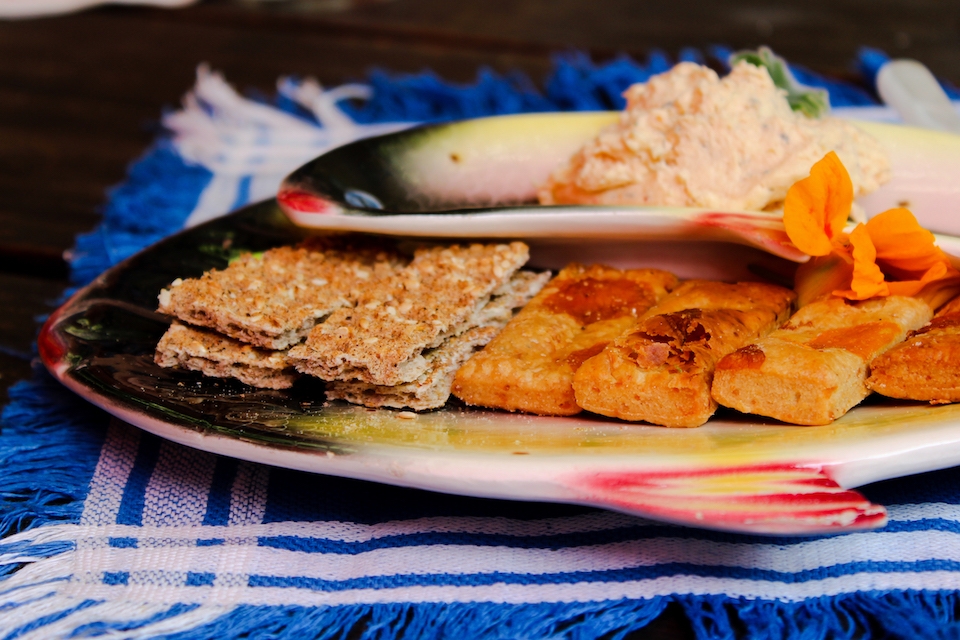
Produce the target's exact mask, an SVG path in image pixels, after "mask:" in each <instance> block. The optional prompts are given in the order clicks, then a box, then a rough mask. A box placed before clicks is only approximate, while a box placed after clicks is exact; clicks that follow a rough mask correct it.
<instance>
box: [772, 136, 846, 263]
mask: <svg viewBox="0 0 960 640" xmlns="http://www.w3.org/2000/svg"><path fill="white" fill-rule="evenodd" d="M852 204H853V183H852V182H851V180H850V174H849V173H847V169H846V167H844V166H843V163H842V162H840V158H838V157H837V154H836V153H834V152H833V151H831V152H830V153H828V154H827V155H825V156H824V157H823V159H822V160H820V161H819V162H817V163H816V164H814V165H813V167H811V168H810V176H809V177H807V178H803V179H802V180H798V181H797V182H795V183H794V184H793V186H791V187H790V189H789V190H788V191H787V197H786V200H785V201H784V203H783V224H784V227H786V231H787V235H788V236H789V237H790V240H791V241H792V242H793V244H794V245H796V247H797V248H798V249H800V250H801V251H803V252H804V253H807V254H809V255H811V256H825V255H827V254H828V253H830V251H831V250H832V246H833V240H834V239H835V238H837V237H838V236H839V235H840V234H841V233H842V231H843V226H844V224H846V221H847V217H848V216H849V215H850V207H851V205H852Z"/></svg>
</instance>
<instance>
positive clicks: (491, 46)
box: [0, 0, 960, 638]
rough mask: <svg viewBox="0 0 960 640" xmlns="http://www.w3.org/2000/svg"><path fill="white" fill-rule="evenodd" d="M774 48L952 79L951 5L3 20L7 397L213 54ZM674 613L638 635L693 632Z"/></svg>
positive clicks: (0, 336) (837, 70) (537, 71)
mask: <svg viewBox="0 0 960 640" xmlns="http://www.w3.org/2000/svg"><path fill="white" fill-rule="evenodd" d="M713 44H723V45H727V46H730V47H734V48H741V47H756V46H758V45H760V44H769V45H771V46H772V47H773V48H774V49H775V50H776V51H777V52H778V53H780V54H781V55H783V56H785V57H786V58H788V59H789V60H791V61H793V62H796V63H800V64H804V65H806V66H808V67H811V68H813V69H814V70H817V71H820V72H823V73H828V74H833V75H836V76H840V77H844V76H849V75H850V69H849V66H848V65H849V64H850V63H851V61H852V60H853V59H854V57H855V54H856V51H857V50H858V48H859V47H861V46H870V47H876V48H879V49H883V50H885V51H886V52H888V53H889V54H891V55H894V56H904V57H913V58H917V59H919V60H921V61H923V62H924V63H926V64H927V65H928V66H929V67H930V68H931V69H932V70H933V71H934V73H936V74H937V75H939V76H941V77H944V78H946V79H948V80H950V81H952V82H954V83H956V84H960V2H956V0H778V1H761V0H671V1H670V2H640V1H637V0H633V1H631V0H592V1H591V2H581V1H578V0H485V1H484V2H451V1H449V0H392V1H391V0H387V1H383V0H381V1H377V0H290V1H287V2H262V3H256V2H252V1H246V2H245V1H242V0H232V1H228V0H220V1H216V0H211V1H208V2H203V3H201V4H199V5H196V6H192V7H189V8H185V9H178V10H163V9H152V8H126V7H123V8H121V7H109V8H100V9H95V10H91V11H87V12H85V13H80V14H76V15H70V16H61V17H52V18H44V19H35V20H26V21H16V22H13V21H11V22H0V309H2V311H3V313H2V314H0V403H2V402H5V401H6V390H7V388H8V387H9V386H10V384H12V383H13V382H14V381H16V380H18V379H21V378H24V377H26V376H28V375H29V374H30V360H31V350H32V342H33V338H34V334H35V331H36V326H37V325H36V321H35V318H36V317H37V316H38V315H41V314H44V313H46V312H48V311H49V310H50V308H51V304H52V303H53V302H54V301H55V300H56V299H57V298H58V296H59V295H60V293H61V292H62V291H63V289H64V288H65V287H66V286H67V285H68V280H67V267H66V263H65V261H64V257H63V256H64V252H65V251H67V250H68V249H69V248H70V247H71V246H72V244H73V239H74V237H75V236H76V234H77V233H80V232H83V231H87V230H89V229H90V228H92V227H93V226H94V225H95V224H96V223H97V221H98V218H99V214H98V211H99V209H100V207H101V206H102V205H103V203H104V202H105V200H106V197H107V195H106V194H107V190H108V189H109V188H110V187H111V186H112V185H116V184H117V183H119V182H121V181H122V180H123V178H124V172H125V169H126V167H127V165H128V164H129V163H130V162H131V161H132V160H134V159H135V158H137V157H138V156H139V155H140V154H142V153H143V151H144V150H145V148H146V147H147V146H148V145H149V144H150V142H151V140H152V139H153V138H154V137H155V135H156V133H157V132H158V127H159V117H160V114H161V112H162V110H163V109H164V108H173V107H176V106H177V105H178V104H179V101H180V98H181V96H182V95H183V94H184V93H185V92H186V91H187V90H188V89H189V88H190V87H191V86H192V84H193V79H194V73H195V68H196V66H197V64H198V63H200V62H208V63H209V64H210V65H211V66H212V67H213V68H214V69H217V70H220V71H222V72H224V73H225V75H226V77H227V79H228V80H229V81H230V82H232V83H233V84H234V85H235V86H237V87H239V88H241V89H255V90H258V91H260V92H263V93H271V92H272V91H273V87H274V86H275V82H276V79H277V77H278V76H280V75H284V74H299V75H303V76H313V77H316V78H317V79H319V80H320V81H321V82H322V83H324V84H327V85H336V84H339V83H342V82H344V81H349V80H356V79H362V78H363V77H364V75H365V73H366V72H367V71H368V70H369V69H371V68H373V67H380V68H383V69H387V70H389V71H394V72H418V71H422V70H424V69H433V70H434V71H435V72H437V73H438V74H439V75H441V76H442V77H445V78H447V79H449V80H455V81H462V82H469V81H471V80H472V79H474V78H475V74H476V70H477V68H478V67H480V66H487V67H491V68H493V69H494V70H497V71H508V70H512V69H519V70H522V71H524V72H526V73H527V74H528V75H529V76H530V77H531V78H532V79H533V80H534V81H535V82H539V81H541V80H542V79H543V78H544V77H545V76H546V74H547V73H548V72H549V70H550V68H551V62H550V56H551V55H552V54H555V53H557V52H563V51H568V50H571V49H577V50H582V51H586V52H589V53H590V54H591V55H593V57H594V59H595V60H598V61H600V60H604V59H608V58H610V57H612V56H615V55H617V54H620V53H627V54H630V55H632V56H634V57H636V58H640V59H643V58H644V57H645V56H646V54H647V52H649V50H650V49H652V48H660V49H662V50H664V51H666V52H667V53H668V54H671V55H676V54H677V52H678V51H679V50H680V49H681V48H682V47H684V46H694V47H707V46H709V45H713ZM692 635H693V634H692V630H691V629H690V628H689V624H688V623H687V622H686V620H685V618H684V617H683V615H682V611H680V610H679V608H678V607H675V608H671V609H669V610H668V612H667V613H666V614H665V615H663V616H661V617H660V618H659V619H658V620H657V621H656V622H655V623H654V624H652V625H650V626H649V627H648V628H647V629H645V630H644V631H643V632H642V633H641V634H638V637H646V638H667V637H669V638H682V637H692Z"/></svg>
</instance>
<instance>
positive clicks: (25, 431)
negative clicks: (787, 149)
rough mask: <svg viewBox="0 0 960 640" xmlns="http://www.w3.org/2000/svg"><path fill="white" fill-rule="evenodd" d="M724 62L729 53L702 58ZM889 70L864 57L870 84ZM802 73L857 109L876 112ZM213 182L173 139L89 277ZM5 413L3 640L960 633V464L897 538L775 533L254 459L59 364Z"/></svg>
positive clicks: (647, 68)
mask: <svg viewBox="0 0 960 640" xmlns="http://www.w3.org/2000/svg"><path fill="white" fill-rule="evenodd" d="M704 55H706V56H707V57H709V56H711V55H712V56H718V57H719V58H720V59H725V57H726V52H725V51H723V50H716V51H712V52H708V53H707V54H701V53H700V52H697V51H693V50H690V51H685V52H684V53H683V54H682V56H681V57H682V58H684V59H690V60H702V59H703V57H704ZM883 59H884V57H883V54H882V53H880V52H872V51H865V52H863V53H862V54H861V56H860V58H859V60H858V64H859V65H860V67H859V68H860V70H861V72H862V73H864V74H866V75H865V77H866V78H867V82H865V83H864V86H869V74H870V73H875V71H876V68H877V67H878V62H881V61H882V60H883ZM670 64H671V61H670V60H668V59H667V57H666V56H664V55H660V54H655V55H652V56H651V57H650V59H649V60H648V61H647V62H645V63H643V64H639V63H636V62H634V61H631V60H628V59H626V58H623V59H618V60H615V61H613V62H610V63H608V64H603V65H595V64H593V63H592V62H591V61H590V60H589V59H587V58H586V57H584V56H581V55H569V56H565V57H562V58H559V59H558V60H557V63H556V65H555V70H554V72H553V74H552V75H551V76H550V78H549V79H548V80H547V82H546V84H545V86H544V89H543V90H539V89H537V88H536V87H535V85H534V84H533V83H532V82H530V81H529V80H528V79H526V78H524V77H522V76H506V77H505V76H498V75H495V74H493V73H491V72H481V73H480V75H479V76H478V79H477V81H476V83H474V84H472V85H470V86H454V85H451V84H449V83H445V82H443V81H442V80H440V79H438V78H436V77H435V76H433V75H430V74H422V75H418V76H407V77H395V76H391V75H389V74H386V73H382V72H380V73H374V74H372V75H371V76H370V78H369V85H370V86H371V87H372V88H373V92H372V94H371V96H370V99H369V100H367V101H365V102H363V103H362V104H359V105H351V106H346V107H344V109H345V111H347V112H348V114H349V115H350V116H351V117H352V118H353V119H354V120H355V121H356V122H359V123H372V122H383V121H401V120H412V121H428V120H443V119H450V118H459V117H464V116H478V115H486V114H490V113H509V112H517V111H533V110H556V109H594V108H598V107H600V108H615V107H618V106H620V105H619V103H618V101H619V94H620V92H621V91H622V90H623V89H624V88H625V87H626V86H627V85H629V84H630V83H632V82H636V81H642V80H645V79H646V78H647V77H648V76H649V75H650V74H651V73H656V72H659V71H662V70H665V69H667V68H668V67H669V65H670ZM794 71H795V73H796V74H797V75H798V77H799V78H800V79H801V81H803V82H805V83H806V84H811V85H815V86H816V85H820V86H823V85H828V88H829V89H830V91H831V100H832V102H833V103H834V105H835V106H839V105H869V104H873V103H874V102H873V99H872V98H871V96H870V94H869V92H867V91H865V90H863V89H862V88H861V87H857V86H853V85H849V84H841V83H836V82H832V83H827V82H826V81H825V80H824V79H822V78H818V77H817V76H816V75H815V74H810V73H808V72H805V71H803V70H798V69H794ZM270 102H271V103H272V104H273V106H275V107H276V108H278V109H280V110H282V111H284V112H287V113H292V114H296V115H298V117H303V118H305V119H309V114H308V113H305V112H303V108H302V106H301V105H299V104H296V103H294V102H291V101H289V100H285V99H283V98H281V99H277V100H274V99H272V98H271V100H270ZM212 179H213V174H212V173H211V172H210V171H209V170H207V169H205V168H203V167H201V166H197V165H194V164H191V163H189V162H187V161H185V160H184V158H183V156H182V155H181V154H180V153H179V151H178V148H177V147H176V146H175V145H174V144H172V143H171V141H170V140H167V139H161V140H159V141H158V142H157V143H156V145H155V146H154V147H153V148H152V149H151V150H150V151H149V152H148V153H147V154H146V155H145V156H144V157H143V158H142V159H141V160H140V161H138V162H137V163H136V164H134V165H133V166H132V167H131V170H130V172H129V175H128V178H127V180H126V181H125V182H124V183H123V184H122V185H121V186H119V187H118V188H117V189H115V190H114V191H113V192H112V193H111V194H110V199H109V203H108V205H107V207H106V210H105V212H104V220H103V222H102V224H101V225H100V226H99V227H98V228H97V229H96V230H95V231H93V232H92V233H90V234H87V235H84V236H82V237H81V238H79V239H78V242H77V246H76V248H75V250H74V259H73V278H74V281H75V283H76V284H77V285H82V284H84V283H86V282H89V281H90V280H91V279H92V278H93V277H95V276H96V275H97V274H99V273H100V272H102V271H103V270H104V269H106V268H108V267H110V266H112V265H114V264H116V263H117V262H119V261H120V260H121V259H123V258H125V257H127V256H129V255H131V254H132V253H134V252H135V251H137V250H139V249H141V248H143V247H145V246H147V245H149V244H151V243H152V242H154V241H156V240H158V239H160V238H162V237H164V236H166V235H168V234H170V233H171V232H173V231H175V230H177V229H179V228H180V227H181V226H182V225H183V224H184V222H185V220H186V219H187V217H188V216H189V215H190V214H191V212H192V211H193V210H194V208H195V207H196V206H197V202H198V199H199V198H200V196H201V193H202V192H203V191H204V189H205V188H206V187H207V186H208V185H209V184H210V182H211V180H212ZM240 200H242V198H241V199H240ZM2 419H3V431H2V433H0V535H2V536H3V539H2V540H0V639H5V638H49V637H91V636H92V637H99V636H105V635H107V636H116V637H125V638H126V637H171V638H234V637H236V638H239V637H245V638H259V637H269V638H302V637H323V638H326V637H332V638H337V637H344V638H345V637H351V638H360V639H367V638H390V637H395V636H399V635H402V636H404V637H408V638H419V637H451V636H463V637H482V638H533V637H537V638H539V637H573V638H594V637H605V638H620V637H623V636H625V635H626V634H628V633H629V632H630V631H633V630H636V629H639V628H642V627H643V626H645V625H646V624H648V623H649V622H650V621H651V620H652V619H653V618H655V617H656V616H657V615H659V614H660V613H661V612H662V611H663V609H664V607H666V605H667V604H668V603H670V602H676V603H679V604H680V605H681V606H682V607H683V609H684V611H685V612H686V614H687V616H688V618H689V619H690V621H691V624H692V625H693V628H694V630H695V633H696V635H697V636H698V637H700V638H734V637H763V638H810V639H819V638H861V637H901V638H917V637H924V638H932V637H944V638H947V637H951V638H952V637H960V622H958V619H957V610H958V607H960V598H958V597H957V591H956V590H957V588H958V586H960V537H958V533H960V471H958V470H952V469H951V470H945V471H940V472H934V473H928V474H923V475H919V476H914V477H910V478H904V479H899V480H895V481H889V482H885V483H880V484H877V485H873V486H870V487H866V488H864V489H863V492H864V493H865V494H866V495H867V497H869V498H870V499H871V500H873V501H875V502H879V503H881V504H884V505H887V506H888V509H889V515H890V522H889V524H888V525H887V526H886V527H885V528H884V529H882V530H879V531H875V532H868V533H855V534H847V535H840V536H834V537H827V538H778V539H768V538H757V537H749V536H742V535H734V534H722V533H714V532H708V531H702V530H695V529H688V528H683V527H677V526H670V525H664V524H661V523H656V522H651V521H646V520H643V519H640V518H634V517H630V516H625V515H621V514H615V513H610V512H605V511H599V510H595V509H588V508H583V507H574V506H564V505H547V504H535V503H522V502H504V501H494V500H481V499H475V498H463V497H456V496H447V495H440V494H434V493H429V492H423V491H416V490H410V489H401V488H397V487H390V486H384V485H377V484H371V483H366V482H361V481H354V480H345V479H340V478H331V477H324V476H316V475H309V474H305V473H300V472H295V471H289V470H284V469H275V468H269V467H265V466H261V465H254V464H250V463H245V462H239V461H236V460H232V459H229V458H223V457H218V456H214V455H211V454H207V453H203V452H199V451H195V450H191V449H187V448H184V447H181V446H179V445H176V444H173V443H170V442H167V441H163V440H161V439H158V438H156V437H154V436H151V435H149V434H145V433H143V432H141V431H139V430H137V429H135V428H132V427H129V426H128V425H125V424H123V423H120V422H119V421H115V420H112V419H111V418H109V416H107V415H106V414H104V413H102V412H100V411H99V410H96V409H94V408H92V407H91V406H90V405H88V404H86V403H85V402H84V401H82V400H80V399H79V398H77V397H76V396H74V395H73V394H71V393H70V392H68V391H67V390H65V389H64V388H62V387H60V386H59V384H58V383H56V382H54V381H53V380H52V379H51V378H50V377H49V376H47V375H46V374H44V373H43V372H42V371H39V370H38V371H37V373H36V375H35V377H34V379H33V380H31V381H28V382H22V383H20V384H18V385H16V386H15V387H14V388H13V389H12V390H11V402H10V403H9V405H8V406H6V407H5V409H4V411H3V418H2Z"/></svg>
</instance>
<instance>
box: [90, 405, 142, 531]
mask: <svg viewBox="0 0 960 640" xmlns="http://www.w3.org/2000/svg"><path fill="white" fill-rule="evenodd" d="M140 434H141V431H140V430H139V429H135V428H133V427H131V426H130V425H128V424H126V423H125V422H121V421H120V420H117V419H113V420H111V421H110V426H109V427H108V428H107V437H106V439H105V440H104V443H103V447H102V448H101V449H100V459H99V460H98V461H97V466H96V468H95V469H94V472H93V478H92V479H91V480H90V490H89V492H88V493H87V498H86V500H84V502H83V514H82V515H81V516H80V524H81V525H105V524H113V523H114V522H116V521H117V514H118V513H119V512H120V502H121V501H122V500H123V489H124V487H125V486H126V484H127V479H128V478H129V477H130V472H131V471H132V470H133V464H134V462H135V461H136V459H137V449H138V447H139V446H140Z"/></svg>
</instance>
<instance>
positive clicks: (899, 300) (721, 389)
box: [712, 296, 932, 425]
mask: <svg viewBox="0 0 960 640" xmlns="http://www.w3.org/2000/svg"><path fill="white" fill-rule="evenodd" d="M931 315H932V312H931V310H930V307H929V306H927V304H926V303H924V302H922V301H920V300H916V299H914V298H908V297H904V296H890V297H887V298H873V299H870V300H864V301H862V302H850V301H847V300H843V299H841V298H829V299H826V300H821V301H819V302H814V303H811V304H808V305H806V306H804V307H803V308H802V309H800V310H799V311H798V312H797V313H796V314H794V316H793V317H792V318H790V321H789V322H788V323H787V324H786V325H784V326H783V327H782V328H781V329H779V330H778V331H775V332H773V333H771V334H770V335H769V336H767V337H766V338H764V339H763V340H760V341H758V342H757V343H756V344H753V345H750V346H748V347H746V348H744V349H740V350H739V351H736V352H734V353H732V354H730V355H729V356H727V357H726V358H724V359H723V360H721V361H720V363H719V364H718V365H717V371H716V374H715V376H714V379H713V390H712V392H713V397H714V399H715V400H716V401H717V402H719V403H720V404H722V405H723V406H725V407H731V408H733V409H737V410H738V411H742V412H744V413H752V414H757V415H761V416H768V417H771V418H776V419H777V420H782V421H783V422H789V423H792V424H803V425H818V424H828V423H830V422H832V421H833V420H836V419H837V418H839V417H840V416H842V415H843V414H844V413H846V412H847V411H849V410H850V409H851V408H852V407H854V406H856V405H857V404H858V403H859V402H860V401H861V400H863V399H864V398H865V397H867V395H868V394H869V393H870V390H869V389H868V388H867V386H866V385H865V382H866V378H867V367H868V366H869V365H870V362H871V361H873V359H874V358H876V357H877V356H879V355H880V354H881V353H883V352H885V351H887V350H888V349H890V348H891V347H893V346H894V345H896V344H898V343H900V342H902V341H903V339H904V338H905V337H906V336H907V332H909V331H911V330H914V329H917V328H919V327H921V326H923V325H924V324H925V323H926V322H927V321H928V320H929V319H930V316H931Z"/></svg>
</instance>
